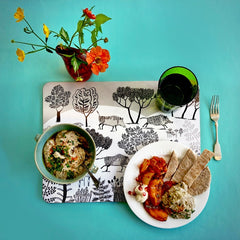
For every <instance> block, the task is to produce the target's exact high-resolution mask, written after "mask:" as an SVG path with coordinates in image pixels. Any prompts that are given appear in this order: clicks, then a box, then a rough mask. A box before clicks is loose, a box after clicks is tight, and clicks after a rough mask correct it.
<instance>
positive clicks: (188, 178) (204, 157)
mask: <svg viewBox="0 0 240 240" xmlns="http://www.w3.org/2000/svg"><path fill="white" fill-rule="evenodd" d="M213 156H214V153H213V152H211V151H208V150H207V149H205V150H204V151H203V152H202V154H201V155H200V156H198V157H197V160H196V161H195V162H194V163H193V165H192V167H191V168H190V169H189V171H188V172H187V173H186V175H185V176H184V178H183V182H185V183H186V184H187V185H188V187H191V185H192V184H193V182H194V180H195V179H196V178H197V177H198V176H199V175H200V173H201V172H202V170H203V169H204V168H205V166H206V165H207V164H208V162H209V161H210V159H211V158H212V157H213Z"/></svg>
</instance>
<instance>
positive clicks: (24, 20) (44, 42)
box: [24, 18, 47, 46]
mask: <svg viewBox="0 0 240 240" xmlns="http://www.w3.org/2000/svg"><path fill="white" fill-rule="evenodd" d="M24 21H25V22H26V23H27V25H28V26H29V27H30V29H31V31H32V33H33V34H34V35H35V36H36V37H37V38H38V39H39V40H40V41H41V42H42V43H43V44H44V45H45V46H46V45H47V44H46V43H45V42H44V41H43V40H42V39H41V38H40V37H39V36H38V35H37V34H36V33H35V32H34V30H33V29H32V27H31V25H30V24H29V22H28V21H27V20H26V19H25V18H24Z"/></svg>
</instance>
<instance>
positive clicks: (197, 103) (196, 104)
mask: <svg viewBox="0 0 240 240" xmlns="http://www.w3.org/2000/svg"><path fill="white" fill-rule="evenodd" d="M190 106H193V107H192V108H193V114H192V117H191V118H189V117H188V118H186V117H185V114H186V113H187V112H188V115H190V113H189V110H188V109H189V108H190ZM192 108H190V109H192ZM199 108H200V101H199V90H198V92H197V95H196V97H195V98H194V99H193V100H192V101H191V102H190V103H188V104H186V105H185V106H184V107H183V111H182V114H181V116H173V115H174V113H173V111H172V117H175V118H181V119H189V120H195V116H196V113H197V111H198V109H199ZM190 116H191V115H190Z"/></svg>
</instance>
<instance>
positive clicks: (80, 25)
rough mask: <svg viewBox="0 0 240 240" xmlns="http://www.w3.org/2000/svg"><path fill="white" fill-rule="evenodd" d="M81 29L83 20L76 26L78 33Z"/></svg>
mask: <svg viewBox="0 0 240 240" xmlns="http://www.w3.org/2000/svg"><path fill="white" fill-rule="evenodd" d="M82 28H83V20H79V21H78V24H77V31H78V32H79V33H80V32H81V31H82Z"/></svg>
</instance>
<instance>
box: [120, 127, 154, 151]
mask: <svg viewBox="0 0 240 240" xmlns="http://www.w3.org/2000/svg"><path fill="white" fill-rule="evenodd" d="M125 131H126V133H124V134H122V140H121V141H119V142H118V146H119V147H120V148H123V149H124V151H125V152H126V153H127V154H128V155H132V154H134V153H136V152H137V151H138V150H139V149H140V148H141V147H143V146H146V145H148V144H149V143H153V142H157V141H158V134H157V133H156V132H154V131H153V129H151V130H149V131H145V130H144V131H143V129H142V128H140V127H139V126H137V127H135V128H131V127H130V128H126V129H125Z"/></svg>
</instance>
